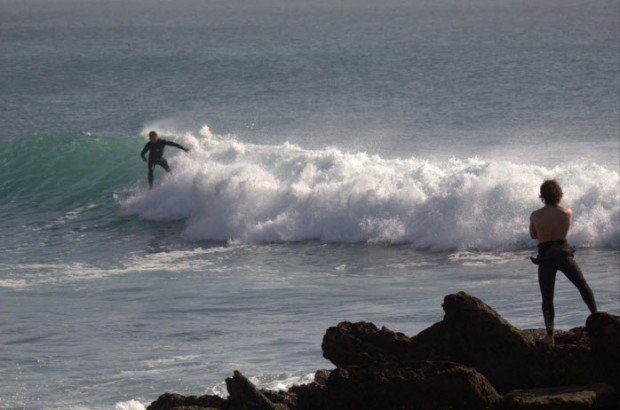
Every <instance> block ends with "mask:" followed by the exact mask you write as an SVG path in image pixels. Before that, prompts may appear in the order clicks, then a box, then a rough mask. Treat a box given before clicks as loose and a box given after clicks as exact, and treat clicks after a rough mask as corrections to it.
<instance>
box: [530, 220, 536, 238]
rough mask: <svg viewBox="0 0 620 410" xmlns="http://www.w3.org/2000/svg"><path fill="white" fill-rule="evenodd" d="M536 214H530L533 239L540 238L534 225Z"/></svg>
mask: <svg viewBox="0 0 620 410" xmlns="http://www.w3.org/2000/svg"><path fill="white" fill-rule="evenodd" d="M533 216H534V214H532V215H530V236H531V237H532V239H538V234H537V233H536V227H535V226H534V218H533Z"/></svg>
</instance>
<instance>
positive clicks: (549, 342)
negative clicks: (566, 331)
mask: <svg viewBox="0 0 620 410" xmlns="http://www.w3.org/2000/svg"><path fill="white" fill-rule="evenodd" d="M539 342H540V343H542V344H544V345H552V344H555V340H554V339H553V335H550V334H547V335H546V336H545V337H543V338H542V339H540V340H539Z"/></svg>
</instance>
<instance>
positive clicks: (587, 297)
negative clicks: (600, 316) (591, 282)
mask: <svg viewBox="0 0 620 410" xmlns="http://www.w3.org/2000/svg"><path fill="white" fill-rule="evenodd" d="M559 268H560V270H561V271H562V273H564V275H566V277H567V278H568V280H570V281H571V282H572V283H573V285H575V286H576V287H577V289H579V293H581V298H582V299H583V301H584V302H586V305H588V309H590V313H594V312H596V301H595V300H594V293H592V289H590V286H588V284H587V283H586V280H585V279H584V277H583V273H582V272H581V268H580V267H579V264H578V263H577V261H575V258H573V257H572V256H569V257H566V258H562V261H561V263H560V266H559Z"/></svg>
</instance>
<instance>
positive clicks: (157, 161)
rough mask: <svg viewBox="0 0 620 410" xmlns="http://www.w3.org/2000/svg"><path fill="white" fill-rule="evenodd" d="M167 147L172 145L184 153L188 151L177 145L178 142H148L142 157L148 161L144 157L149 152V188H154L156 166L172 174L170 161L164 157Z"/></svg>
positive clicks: (160, 140)
mask: <svg viewBox="0 0 620 410" xmlns="http://www.w3.org/2000/svg"><path fill="white" fill-rule="evenodd" d="M166 145H170V146H173V147H177V148H180V149H182V150H183V151H187V148H185V147H183V146H181V145H179V144H177V143H176V142H172V141H167V140H165V139H162V138H159V139H158V140H157V141H155V142H151V141H149V142H147V143H146V145H145V146H144V148H143V149H142V152H141V153H140V156H141V157H142V159H146V158H145V157H144V155H145V154H146V152H147V151H148V152H149V160H148V164H149V172H148V181H149V187H151V188H152V187H153V167H155V165H159V166H161V167H162V168H163V169H165V170H166V172H170V167H169V166H168V161H166V158H164V157H163V155H164V148H165V147H166Z"/></svg>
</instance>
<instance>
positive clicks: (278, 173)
mask: <svg viewBox="0 0 620 410" xmlns="http://www.w3.org/2000/svg"><path fill="white" fill-rule="evenodd" d="M178 140H179V141H181V142H182V143H184V144H186V145H188V146H190V147H191V148H192V151H191V153H190V154H187V155H186V154H183V153H177V152H173V151H172V149H169V150H168V152H167V155H168V156H169V158H170V160H169V162H170V163H171V166H172V168H173V172H172V173H171V174H169V175H163V172H159V173H158V175H157V177H156V179H157V181H156V186H155V188H154V189H153V190H151V191H149V190H146V189H141V188H140V189H137V188H134V189H131V190H128V191H127V192H125V194H124V195H121V196H118V197H117V199H116V200H117V203H118V205H119V207H120V210H121V212H122V214H124V215H138V216H139V217H141V218H144V219H148V220H170V219H179V220H182V219H185V220H186V229H185V235H186V236H187V237H188V238H190V239H198V240H232V241H238V242H244V243H265V242H286V241H303V240H312V239H318V240H322V241H327V242H371V243H372V242H379V243H388V244H395V243H410V244H412V245H413V246H414V247H418V248H429V249H437V250H440V249H461V250H466V249H484V250H490V249H494V250H503V249H519V248H522V247H525V246H529V245H531V244H532V242H531V239H529V236H528V223H529V220H528V218H529V214H530V212H531V211H532V210H534V209H536V208H537V207H539V206H540V205H541V203H540V202H539V200H538V198H537V195H538V187H539V185H540V183H541V181H543V180H544V179H546V178H556V179H558V180H559V181H560V183H561V184H562V185H563V186H564V190H565V198H564V203H565V204H567V205H568V206H571V207H572V208H573V211H574V223H573V228H572V230H571V235H570V238H569V239H570V240H571V241H572V242H573V243H574V244H576V245H580V246H611V247H615V248H617V247H618V246H619V244H620V233H619V232H620V205H619V204H620V194H619V191H618V184H619V175H618V173H617V172H615V171H613V170H609V169H607V168H605V167H604V166H601V165H598V164H594V163H579V164H564V165H558V166H556V167H554V168H545V167H541V166H536V165H528V164H519V163H516V162H508V161H493V160H483V159H478V158H469V159H456V158H453V159H452V160H449V161H444V162H439V161H436V162H432V161H429V160H424V159H420V158H415V157H410V158H403V159H384V158H381V157H379V156H377V155H369V154H366V153H347V152H343V151H341V150H338V149H335V148H326V149H323V150H306V149H302V148H300V147H298V146H295V145H291V144H282V145H277V146H269V145H254V144H249V143H243V142H240V141H237V140H235V139H234V138H232V137H227V136H216V135H213V134H211V132H210V131H209V129H208V127H204V128H203V129H202V130H201V132H200V134H199V135H193V134H191V133H187V134H184V135H180V136H178Z"/></svg>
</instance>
